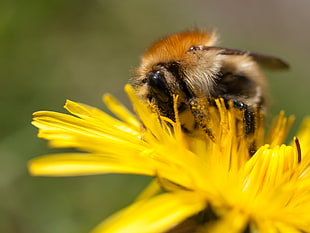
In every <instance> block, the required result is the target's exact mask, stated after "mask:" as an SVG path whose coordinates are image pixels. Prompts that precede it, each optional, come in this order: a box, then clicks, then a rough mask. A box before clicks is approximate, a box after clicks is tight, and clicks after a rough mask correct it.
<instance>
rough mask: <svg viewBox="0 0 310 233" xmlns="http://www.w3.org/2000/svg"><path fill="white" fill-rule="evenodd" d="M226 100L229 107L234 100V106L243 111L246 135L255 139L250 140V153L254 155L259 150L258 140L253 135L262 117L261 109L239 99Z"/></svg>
mask: <svg viewBox="0 0 310 233" xmlns="http://www.w3.org/2000/svg"><path fill="white" fill-rule="evenodd" d="M224 100H225V103H226V106H227V108H229V107H230V105H229V104H228V102H229V101H231V102H233V106H234V108H236V109H239V110H241V111H243V125H244V135H245V137H246V138H248V139H250V138H253V140H252V141H251V142H250V145H249V154H250V155H253V154H254V153H255V152H256V150H257V145H256V141H255V138H254V137H253V136H254V134H255V131H256V129H257V125H258V124H259V121H260V117H261V115H260V113H259V110H258V109H257V108H255V107H251V106H248V105H246V104H244V103H243V102H241V101H238V100H231V99H228V98H224Z"/></svg>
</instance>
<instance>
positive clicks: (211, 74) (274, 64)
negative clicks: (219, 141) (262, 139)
mask: <svg viewBox="0 0 310 233" xmlns="http://www.w3.org/2000/svg"><path fill="white" fill-rule="evenodd" d="M216 41H217V35H216V33H209V32H207V31H204V30H197V29H195V30H188V31H184V32H181V33H179V34H174V35H171V36H168V37H164V38H162V39H160V40H158V41H156V42H155V43H154V44H153V45H151V46H150V47H149V48H148V49H147V51H146V52H145V54H144V55H143V56H142V59H141V64H140V66H139V67H138V68H137V69H136V73H135V76H134V78H133V79H132V83H133V86H134V88H135V90H136V93H137V95H138V96H139V97H140V98H141V99H142V100H143V101H146V102H150V103H151V104H152V105H155V106H157V109H158V111H159V114H160V115H162V116H165V117H168V118H170V119H172V120H174V117H175V115H174V114H175V113H174V108H173V96H175V95H177V96H178V103H177V108H178V114H179V118H180V122H181V124H182V128H183V130H184V132H188V133H192V132H194V131H195V130H196V129H197V128H202V129H206V128H207V127H206V125H205V122H204V121H203V114H202V113H201V112H199V110H198V111H197V108H194V106H195V105H197V103H200V104H201V103H205V101H206V100H207V99H210V98H223V99H224V100H225V101H233V103H234V106H236V107H237V108H242V109H245V114H246V115H247V116H245V118H244V119H245V124H246V131H247V132H246V134H250V133H251V132H253V129H254V126H253V124H254V123H253V117H252V116H253V114H252V113H253V111H254V110H253V109H254V107H255V108H259V109H261V110H262V111H263V112H266V108H267V103H268V101H267V100H268V94H267V85H266V78H265V75H264V73H263V71H262V69H261V68H262V67H263V68H268V69H287V68H288V67H289V66H288V64H287V63H286V62H285V61H283V60H281V59H280V58H278V57H274V56H270V55H265V54H259V53H253V52H249V51H246V50H238V49H229V48H224V47H218V46H216Z"/></svg>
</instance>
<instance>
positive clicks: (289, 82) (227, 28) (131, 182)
mask: <svg viewBox="0 0 310 233" xmlns="http://www.w3.org/2000/svg"><path fill="white" fill-rule="evenodd" d="M309 9H310V1H308V0H299V1H291V0H271V1H268V0H264V1H244V0H235V1H229V0H227V1H223V0H212V1H202V0H200V1H199V0H192V1H182V0H179V1H176V0H175V1H165V0H157V1H143V0H131V1H126V2H125V1H112V0H110V1H105V0H96V1H95V0H94V1H92V0H89V1H86V0H27V1H26V0H19V1H17V0H16V1H12V0H1V2H0V84H1V91H0V101H1V114H0V117H1V121H0V132H1V133H0V140H1V141H0V156H1V157H0V158H1V160H0V172H1V174H0V232H8V233H30V232H31V233H55V232H57V233H83V232H88V231H89V230H91V229H92V228H93V227H94V226H95V225H96V224H98V223H99V222H100V221H101V220H102V219H104V218H105V217H107V216H108V215H110V214H111V213H113V212H115V211H116V210H118V209H120V208H122V207H124V206H126V205H127V204H129V203H131V202H132V201H133V200H134V197H135V196H136V195H137V193H139V191H141V190H142V188H143V187H144V186H145V184H146V183H147V182H148V181H149V180H148V179H147V178H144V177H138V176H126V175H103V176H89V177H73V178H46V177H40V178H38V177H30V176H29V175H28V173H27V170H26V163H27V161H28V160H29V159H31V158H33V157H36V156H39V155H43V154H47V153H50V152H52V150H51V149H48V148H47V145H46V142H45V141H43V140H40V139H37V138H36V133H37V130H36V129H35V128H34V127H32V126H31V125H30V121H31V114H32V112H34V111H37V110H43V109H44V110H55V111H63V110H62V105H63V103H64V101H65V99H71V100H76V101H79V102H84V103H87V104H90V105H93V106H97V107H100V108H104V107H103V104H102V103H101V96H102V94H103V93H106V92H110V93H112V94H113V95H115V96H117V97H118V98H120V99H121V100H122V101H124V102H125V103H126V104H128V101H127V100H126V97H125V95H124V93H123V86H124V84H125V83H127V81H128V78H129V77H130V76H131V74H132V70H133V69H134V67H135V66H137V65H138V63H139V57H140V55H141V54H142V53H143V51H144V50H145V48H146V47H147V46H148V45H150V43H151V42H152V41H154V40H155V39H157V38H159V37H161V36H164V35H167V34H171V33H175V32H178V31H180V30H183V29H186V28H191V27H195V26H198V27H204V28H209V29H217V30H218V32H219V33H220V35H221V45H223V46H225V47H232V48H240V49H249V50H252V51H256V52H261V53H267V54H273V55H277V56H279V57H282V58H284V59H286V60H287V61H288V62H289V63H290V64H291V67H292V68H291V70H290V71H289V72H278V73H271V72H268V73H267V74H268V77H269V83H270V89H271V93H272V96H273V99H272V107H271V113H270V116H273V115H275V114H276V113H278V111H279V110H281V109H284V110H286V112H287V113H288V114H295V115H296V116H297V120H296V124H295V125H296V126H297V125H298V124H299V123H300V121H301V119H302V118H303V117H304V116H306V115H307V114H309V115H310V109H309V98H310V94H309V84H310V79H309V74H308V73H309V71H308V69H309V67H308V65H309V60H310V59H309V57H310V56H309V54H310V53H309V52H310V43H309V38H310V30H309V23H310V20H309V19H310V18H309V17H310V16H309ZM295 128H296V127H295Z"/></svg>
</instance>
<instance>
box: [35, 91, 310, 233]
mask: <svg viewBox="0 0 310 233" xmlns="http://www.w3.org/2000/svg"><path fill="white" fill-rule="evenodd" d="M125 89H126V91H127V94H128V95H129V97H130V99H131V101H132V103H133V106H134V109H135V112H136V113H137V115H138V116H139V119H138V118H136V117H135V116H134V115H133V114H131V113H130V112H129V111H128V110H127V109H126V108H124V107H123V106H122V105H121V104H119V103H118V102H117V101H116V100H115V99H113V98H112V97H111V96H108V95H106V96H105V97H104V101H105V103H106V104H107V106H108V107H109V108H110V110H111V111H112V112H113V113H114V114H115V115H116V116H117V117H118V119H116V118H113V117H111V116H109V115H108V114H106V113H104V112H102V111H100V110H98V109H96V108H93V107H90V106H87V105H83V104H78V103H75V102H72V101H67V103H66V105H65V108H66V109H67V110H68V111H69V112H70V113H71V114H73V115H66V114H61V113H56V112H47V111H41V112H36V113H34V120H33V124H34V125H35V126H36V127H38V128H39V134H38V136H39V137H41V138H44V139H47V140H49V142H50V145H51V146H52V147H58V148H64V147H72V148H76V149H78V150H81V151H83V152H81V153H77V152H76V153H63V154H54V155H47V156H43V157H39V158H35V159H33V160H32V161H30V162H29V171H30V173H31V174H32V175H35V176H77V175H92V174H104V173H128V174H141V175H146V176H152V177H154V178H155V179H154V181H153V182H152V183H151V184H150V185H149V187H147V189H146V190H145V191H144V192H143V193H142V194H141V195H140V197H139V198H138V199H137V201H136V202H135V203H133V204H132V205H131V206H129V207H127V208H125V209H123V210H121V211H119V212H118V213H116V214H114V215H113V216H111V217H109V218H108V219H106V220H105V221H103V222H102V223H101V224H99V225H98V226H97V227H96V228H95V229H94V231H93V233H102V232H108V233H111V232H166V231H167V232H168V231H170V230H171V232H194V231H197V232H216V233H222V232H245V231H246V232H260V233H265V232H266V233H269V232H270V233H273V232H310V167H309V164H310V119H306V120H305V121H304V123H303V125H302V127H301V130H300V133H299V134H298V135H297V137H295V138H294V140H293V142H292V143H291V144H290V145H285V144H283V143H284V140H285V137H286V134H287V131H288V129H289V127H290V125H291V123H292V120H293V119H292V118H286V117H284V114H283V113H280V115H279V116H278V118H277V119H276V120H275V122H274V123H273V126H272V127H271V129H270V133H269V135H268V137H266V138H264V136H263V135H264V132H263V126H262V124H261V123H260V124H258V126H257V128H256V130H255V133H254V135H249V136H244V133H243V132H244V130H243V125H244V124H243V123H242V112H241V111H240V110H237V109H234V108H232V107H231V106H230V107H229V106H228V107H227V106H226V107H225V104H224V102H223V101H222V100H221V99H217V100H215V106H209V107H208V112H209V114H208V116H209V118H208V119H206V121H207V123H208V125H209V126H208V127H209V129H210V130H211V132H212V137H210V135H207V134H206V135H196V136H190V135H186V134H184V133H183V132H182V130H181V125H180V122H179V119H178V115H177V111H176V107H175V113H176V120H175V122H173V121H171V120H170V119H167V118H165V117H160V116H159V115H158V114H156V112H152V111H151V110H149V108H148V107H147V106H145V104H143V103H141V102H140V101H139V100H138V99H137V97H136V96H135V94H134V91H133V89H132V88H131V87H130V86H126V88H125ZM176 101H177V97H176V98H175V102H176ZM198 107H199V106H198ZM240 119H241V120H240ZM258 120H259V119H258ZM267 143H268V144H267ZM253 145H255V146H256V148H258V149H257V150H256V151H255V153H254V154H253V155H251V153H249V150H250V149H251V147H253Z"/></svg>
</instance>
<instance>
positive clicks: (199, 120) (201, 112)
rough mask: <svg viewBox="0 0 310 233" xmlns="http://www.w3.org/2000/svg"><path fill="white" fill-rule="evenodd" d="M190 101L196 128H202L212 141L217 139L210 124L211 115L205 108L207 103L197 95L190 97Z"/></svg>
mask: <svg viewBox="0 0 310 233" xmlns="http://www.w3.org/2000/svg"><path fill="white" fill-rule="evenodd" d="M204 101H207V100H204ZM188 103H189V106H190V111H191V112H192V115H193V116H194V119H195V125H196V128H197V129H198V128H201V129H202V130H203V131H204V132H205V133H206V134H207V135H208V136H209V138H210V139H211V140H212V141H215V137H214V134H213V133H212V130H211V129H210V128H209V126H208V121H209V116H208V110H207V109H206V108H205V106H207V105H206V104H205V103H204V102H203V101H202V100H200V99H199V98H196V97H193V98H191V99H189V100H188Z"/></svg>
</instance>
